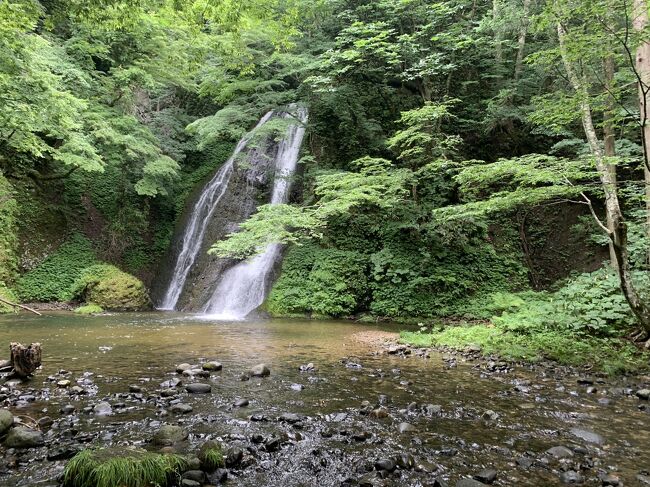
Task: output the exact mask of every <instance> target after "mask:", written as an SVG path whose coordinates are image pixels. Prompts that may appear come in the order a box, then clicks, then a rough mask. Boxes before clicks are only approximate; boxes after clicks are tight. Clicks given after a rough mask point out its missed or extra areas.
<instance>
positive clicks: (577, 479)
mask: <svg viewBox="0 0 650 487" xmlns="http://www.w3.org/2000/svg"><path fill="white" fill-rule="evenodd" d="M560 482H562V483H563V484H581V483H582V482H583V478H582V475H580V474H579V473H578V472H576V471H575V470H567V471H566V472H562V473H561V474H560Z"/></svg>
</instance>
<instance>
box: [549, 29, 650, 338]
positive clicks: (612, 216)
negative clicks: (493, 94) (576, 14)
mask: <svg viewBox="0 0 650 487" xmlns="http://www.w3.org/2000/svg"><path fill="white" fill-rule="evenodd" d="M557 34H558V40H559V44H560V54H561V56H562V61H563V63H564V68H565V70H566V73H567V77H568V78H569V82H570V83H571V85H572V87H573V89H574V90H575V91H576V93H577V94H578V96H579V97H580V100H581V102H580V105H581V106H580V109H581V112H582V113H581V115H582V126H583V128H584V131H585V136H586V137H587V142H588V144H589V149H590V151H591V155H592V156H593V158H594V161H595V163H596V171H597V172H598V176H599V178H600V183H601V186H602V188H603V191H604V192H605V210H606V212H607V218H608V220H611V224H612V229H611V230H610V229H609V228H607V227H606V226H604V225H603V224H602V223H601V222H600V220H598V223H599V225H600V226H601V227H602V228H603V229H604V230H605V231H606V232H607V235H608V236H609V238H610V240H611V241H612V244H613V245H614V251H615V253H616V262H617V266H618V275H619V282H620V285H621V290H622V291H623V295H624V296H625V299H626V300H627V302H628V305H629V306H630V309H631V310H632V312H633V313H634V316H635V317H636V319H637V321H638V322H639V324H640V325H641V326H642V327H643V328H644V330H646V332H648V333H650V308H649V307H648V306H647V305H646V303H644V302H643V301H642V300H641V297H640V296H639V293H638V291H637V289H636V286H635V285H634V282H633V280H632V273H631V269H630V259H629V255H628V250H627V224H626V223H625V220H624V219H623V213H622V212H621V206H620V204H619V201H618V193H617V188H616V180H615V179H612V172H611V171H610V170H609V168H608V164H607V162H606V160H605V156H604V153H603V150H602V148H601V145H600V141H599V140H598V136H597V135H596V129H595V128H594V123H593V117H592V114H591V106H590V104H589V98H588V96H589V95H588V93H587V88H586V83H585V82H584V80H582V79H581V78H580V76H579V75H578V73H577V72H576V70H575V69H574V66H573V65H572V64H571V60H570V59H569V56H568V54H567V50H566V46H565V38H566V31H565V30H564V27H563V26H562V24H561V23H558V24H557ZM594 215H595V214H594ZM596 218H597V217H596Z"/></svg>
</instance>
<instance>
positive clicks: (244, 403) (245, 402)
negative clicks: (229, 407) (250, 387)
mask: <svg viewBox="0 0 650 487" xmlns="http://www.w3.org/2000/svg"><path fill="white" fill-rule="evenodd" d="M248 404H249V402H248V399H237V400H236V401H235V403H234V404H233V406H235V407H236V408H243V407H246V406H248Z"/></svg>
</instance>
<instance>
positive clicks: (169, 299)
mask: <svg viewBox="0 0 650 487" xmlns="http://www.w3.org/2000/svg"><path fill="white" fill-rule="evenodd" d="M272 115H273V112H272V111H270V112H268V113H267V114H266V115H264V117H262V119H261V120H260V121H259V122H258V123H257V125H256V126H255V128H254V129H253V130H252V131H251V132H249V133H248V134H246V135H245V136H244V137H243V138H242V139H241V140H240V141H239V143H238V144H237V147H236V148H235V151H234V152H233V154H232V155H231V156H230V158H229V159H228V160H227V161H226V162H225V163H224V165H223V166H221V169H219V171H217V173H216V174H215V175H214V177H213V178H212V179H211V180H210V182H209V183H208V184H206V185H205V188H204V189H203V192H202V193H201V196H199V199H198V200H197V201H196V203H195V204H194V207H193V208H192V212H191V214H190V217H189V219H188V222H187V225H186V227H185V233H184V235H183V242H182V247H181V251H180V252H179V254H178V257H177V259H176V264H175V265H174V270H173V273H172V277H171V280H170V282H169V287H168V288H167V291H166V292H165V296H164V297H163V299H162V302H161V304H160V307H159V309H162V310H173V309H175V308H176V304H177V303H178V298H179V297H180V295H181V293H182V292H183V288H184V287H185V282H186V281H187V275H188V274H189V272H190V270H191V269H192V266H193V265H194V261H195V260H196V256H197V255H198V254H199V251H200V250H201V246H202V244H203V237H204V235H205V230H206V228H207V226H208V223H209V221H210V218H211V217H212V214H213V213H214V210H215V209H216V208H217V205H218V203H219V200H220V199H221V197H222V196H223V195H224V193H225V192H226V188H227V187H228V183H229V181H230V177H231V175H232V172H233V165H234V163H235V159H236V158H237V156H238V155H239V153H240V152H241V151H242V150H244V148H245V147H246V145H247V144H248V142H249V141H250V139H251V137H252V136H253V133H254V132H255V130H257V129H258V128H260V127H261V126H262V125H264V124H265V123H266V122H268V121H269V119H270V118H271V116H272Z"/></svg>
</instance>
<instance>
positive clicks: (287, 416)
mask: <svg viewBox="0 0 650 487" xmlns="http://www.w3.org/2000/svg"><path fill="white" fill-rule="evenodd" d="M301 420H302V417H301V416H299V415H298V414H295V413H284V414H283V415H282V416H280V417H279V418H278V421H282V422H284V423H289V424H295V423H297V422H299V421H301Z"/></svg>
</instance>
